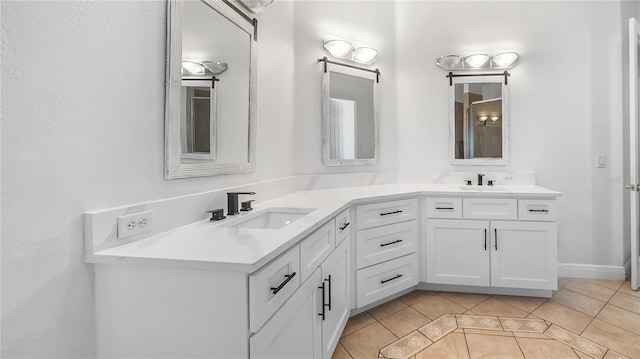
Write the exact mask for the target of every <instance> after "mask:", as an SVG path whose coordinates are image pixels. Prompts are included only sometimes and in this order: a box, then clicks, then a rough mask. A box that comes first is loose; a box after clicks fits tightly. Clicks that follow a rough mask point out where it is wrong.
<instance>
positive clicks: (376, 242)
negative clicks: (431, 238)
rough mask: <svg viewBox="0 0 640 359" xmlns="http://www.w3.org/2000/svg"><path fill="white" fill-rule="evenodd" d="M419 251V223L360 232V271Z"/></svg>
mask: <svg viewBox="0 0 640 359" xmlns="http://www.w3.org/2000/svg"><path fill="white" fill-rule="evenodd" d="M417 250H418V221H417V220H413V221H409V222H402V223H397V224H391V225H388V226H384V227H379V228H370V229H365V230H363V231H358V233H357V234H356V264H357V267H358V269H360V268H364V267H368V266H370V265H374V264H378V263H382V262H385V261H388V260H390V259H394V258H398V257H402V256H404V255H407V254H411V253H414V252H416V251H417Z"/></svg>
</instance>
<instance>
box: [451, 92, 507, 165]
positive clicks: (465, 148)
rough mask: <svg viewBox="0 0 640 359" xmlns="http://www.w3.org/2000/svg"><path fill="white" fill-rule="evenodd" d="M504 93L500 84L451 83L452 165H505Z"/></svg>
mask: <svg viewBox="0 0 640 359" xmlns="http://www.w3.org/2000/svg"><path fill="white" fill-rule="evenodd" d="M463 81H464V80H463ZM504 90H505V88H504V84H503V83H502V82H459V83H455V84H454V86H453V93H452V96H453V118H452V122H453V141H452V142H453V159H454V163H457V164H465V163H468V164H506V159H507V158H506V157H507V156H506V137H505V136H506V122H505V120H506V116H504V115H505V114H506V111H505V108H506V107H505V106H506V103H505V93H504Z"/></svg>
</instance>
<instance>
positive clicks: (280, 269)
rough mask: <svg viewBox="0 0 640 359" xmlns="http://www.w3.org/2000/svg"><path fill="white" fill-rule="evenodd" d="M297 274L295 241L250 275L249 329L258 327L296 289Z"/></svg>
mask: <svg viewBox="0 0 640 359" xmlns="http://www.w3.org/2000/svg"><path fill="white" fill-rule="evenodd" d="M300 277H301V276H300V250H299V248H298V246H297V245H296V246H295V247H293V248H291V249H290V250H289V251H287V252H285V253H284V254H283V255H281V256H280V257H278V258H276V259H275V260H274V261H273V262H271V263H269V264H267V265H266V266H265V267H264V268H262V269H260V270H259V271H257V272H255V273H254V274H252V275H250V276H249V329H250V330H251V332H256V331H257V330H258V329H260V327H261V326H262V325H263V324H264V323H265V322H266V321H267V319H269V318H270V317H271V315H273V313H275V312H276V310H278V308H280V306H282V304H283V303H284V302H285V301H286V300H287V299H288V298H289V297H290V296H291V295H292V294H293V293H294V292H295V291H296V289H298V287H299V286H300V283H301V281H300ZM274 292H275V293H274Z"/></svg>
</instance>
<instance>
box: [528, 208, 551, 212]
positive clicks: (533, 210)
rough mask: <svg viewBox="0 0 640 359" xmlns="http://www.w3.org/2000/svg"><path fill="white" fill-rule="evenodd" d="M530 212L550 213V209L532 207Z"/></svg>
mask: <svg viewBox="0 0 640 359" xmlns="http://www.w3.org/2000/svg"><path fill="white" fill-rule="evenodd" d="M529 212H542V213H548V212H549V210H548V209H530V210H529Z"/></svg>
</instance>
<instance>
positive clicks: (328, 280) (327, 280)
mask: <svg viewBox="0 0 640 359" xmlns="http://www.w3.org/2000/svg"><path fill="white" fill-rule="evenodd" d="M324 281H325V282H328V283H329V304H325V306H327V307H329V310H331V274H329V278H327V279H325V280H324Z"/></svg>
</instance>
